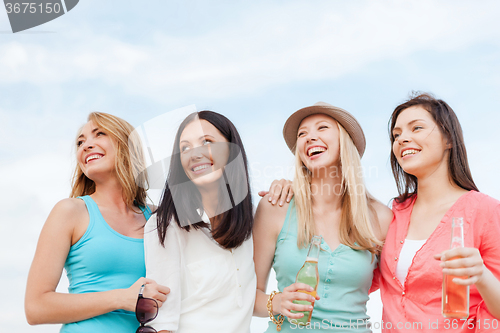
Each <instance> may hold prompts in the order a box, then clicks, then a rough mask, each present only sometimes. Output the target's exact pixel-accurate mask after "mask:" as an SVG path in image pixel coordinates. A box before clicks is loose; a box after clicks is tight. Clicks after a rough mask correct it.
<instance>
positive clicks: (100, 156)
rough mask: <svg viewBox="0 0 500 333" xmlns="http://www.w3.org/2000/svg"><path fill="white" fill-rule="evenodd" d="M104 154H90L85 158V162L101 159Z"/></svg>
mask: <svg viewBox="0 0 500 333" xmlns="http://www.w3.org/2000/svg"><path fill="white" fill-rule="evenodd" d="M103 156H104V155H101V154H91V155H89V156H87V157H86V158H85V164H87V163H89V162H90V161H93V160H98V159H101V158H102V157H103Z"/></svg>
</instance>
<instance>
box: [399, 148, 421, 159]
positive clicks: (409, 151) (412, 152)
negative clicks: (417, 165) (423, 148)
mask: <svg viewBox="0 0 500 333" xmlns="http://www.w3.org/2000/svg"><path fill="white" fill-rule="evenodd" d="M418 153H420V150H418V149H405V150H404V151H403V152H401V157H403V158H404V157H406V156H411V155H415V154H418Z"/></svg>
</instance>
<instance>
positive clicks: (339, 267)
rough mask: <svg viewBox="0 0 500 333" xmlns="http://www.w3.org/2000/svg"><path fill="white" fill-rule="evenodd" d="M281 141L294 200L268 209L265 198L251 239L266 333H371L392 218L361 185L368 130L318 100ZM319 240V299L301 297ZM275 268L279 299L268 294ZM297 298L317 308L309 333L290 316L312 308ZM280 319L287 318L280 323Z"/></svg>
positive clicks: (294, 120) (258, 304)
mask: <svg viewBox="0 0 500 333" xmlns="http://www.w3.org/2000/svg"><path fill="white" fill-rule="evenodd" d="M283 135H284V137H285V141H286V143H287V145H288V147H289V148H290V150H291V151H292V153H294V154H295V161H296V164H295V177H294V181H293V191H294V193H295V197H294V199H293V200H292V201H291V202H290V203H288V204H285V205H284V207H280V206H279V205H276V206H273V205H270V204H268V196H266V197H264V198H263V199H262V200H261V202H260V203H259V206H258V209H257V213H256V216H255V225H254V235H253V236H254V260H255V269H256V273H257V295H256V301H255V309H254V315H256V316H260V317H267V316H270V317H271V316H272V317H271V318H270V319H271V321H270V322H269V327H268V329H267V331H266V332H276V331H277V330H278V329H277V326H281V331H282V332H294V331H295V330H297V329H300V330H304V331H309V332H322V331H325V330H332V331H334V332H370V328H369V325H368V324H367V322H368V319H369V318H368V316H367V314H366V302H367V301H368V293H369V289H370V286H371V283H372V277H373V269H374V268H375V266H376V264H377V257H376V254H378V251H379V249H380V246H381V245H382V241H383V239H384V238H385V234H386V233H387V229H388V226H389V224H390V222H391V220H392V212H391V211H390V209H389V208H388V207H386V206H384V205H382V204H381V203H379V202H377V201H376V200H374V199H373V198H372V197H371V196H370V195H369V194H368V193H367V191H366V189H365V187H364V183H363V179H362V170H361V163H360V159H361V156H362V155H363V153H364V149H365V137H364V134H363V130H362V129H361V126H360V125H359V124H358V122H357V121H356V119H355V118H354V117H353V116H352V115H351V114H350V113H348V112H347V111H345V110H342V109H340V108H337V107H334V106H332V105H330V104H327V103H322V102H319V103H317V104H315V105H313V106H310V107H306V108H303V109H300V110H298V111H297V112H295V113H294V114H292V115H291V116H290V117H289V118H288V120H287V122H286V123H285V126H284V128H283ZM314 235H321V236H322V237H323V241H322V243H321V252H320V257H319V262H318V269H319V285H318V288H317V295H316V297H315V298H314V297H313V296H311V295H308V294H306V293H302V292H299V291H298V290H307V291H312V288H311V287H309V286H307V285H305V284H301V283H295V278H296V275H297V272H298V271H299V269H300V268H301V266H302V264H303V263H304V261H305V260H306V256H307V247H308V245H309V243H310V241H311V239H312V237H313V236H314ZM271 267H273V268H274V270H275V271H276V278H277V280H278V289H279V291H281V293H277V294H276V293H272V294H271V295H267V294H266V289H267V280H268V278H269V272H270V270H271ZM294 300H304V301H310V302H315V304H314V310H313V313H312V318H311V322H310V324H308V325H307V326H305V327H298V325H297V324H296V322H294V319H298V318H301V317H302V316H303V314H302V313H293V312H291V311H310V310H311V309H312V307H311V306H310V305H300V304H294V303H293V301H294ZM268 305H270V308H271V311H270V312H271V313H269V311H268ZM280 314H282V315H283V316H285V317H286V319H285V320H284V321H283V322H282V321H281V320H280V317H279V316H278V315H280ZM276 323H277V324H276Z"/></svg>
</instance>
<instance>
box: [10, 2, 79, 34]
mask: <svg viewBox="0 0 500 333" xmlns="http://www.w3.org/2000/svg"><path fill="white" fill-rule="evenodd" d="M78 1H79V0H63V1H57V0H51V1H40V0H21V1H11V0H4V1H3V2H4V4H5V10H6V11H7V16H8V17H9V21H10V27H11V28H12V32H13V33H16V32H19V31H23V30H27V29H31V28H33V27H36V26H39V25H42V24H44V23H47V22H49V21H52V20H53V19H56V18H58V17H59V16H62V15H64V14H66V13H67V12H69V11H70V10H72V9H73V8H75V6H76V5H77V4H78Z"/></svg>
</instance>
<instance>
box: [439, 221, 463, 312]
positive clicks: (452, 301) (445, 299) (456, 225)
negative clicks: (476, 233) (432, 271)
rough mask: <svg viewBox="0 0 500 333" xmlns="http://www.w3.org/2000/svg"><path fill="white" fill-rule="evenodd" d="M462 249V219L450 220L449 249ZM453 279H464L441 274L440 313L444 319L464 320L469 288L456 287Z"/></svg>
mask: <svg viewBox="0 0 500 333" xmlns="http://www.w3.org/2000/svg"><path fill="white" fill-rule="evenodd" d="M458 247H464V221H463V218H462V217H454V218H453V220H452V230H451V245H450V249H455V248H458ZM455 278H462V279H465V278H467V277H465V276H463V277H457V276H453V275H446V274H443V296H442V313H443V316H444V317H446V318H457V319H466V318H468V317H469V286H462V285H458V284H456V283H454V282H453V279H455Z"/></svg>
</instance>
